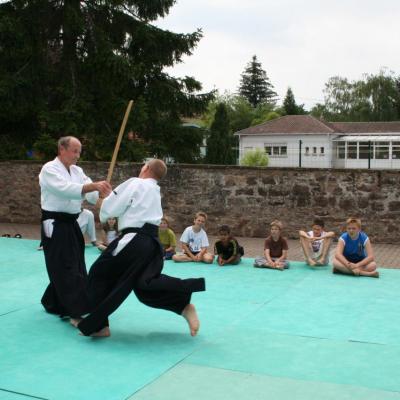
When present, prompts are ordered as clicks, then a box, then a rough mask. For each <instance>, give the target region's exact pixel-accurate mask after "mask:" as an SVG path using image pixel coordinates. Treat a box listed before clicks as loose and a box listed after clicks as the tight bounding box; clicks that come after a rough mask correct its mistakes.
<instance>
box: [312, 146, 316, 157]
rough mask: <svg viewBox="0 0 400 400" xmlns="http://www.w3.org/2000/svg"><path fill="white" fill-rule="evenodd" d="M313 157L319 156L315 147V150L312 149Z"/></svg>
mask: <svg viewBox="0 0 400 400" xmlns="http://www.w3.org/2000/svg"><path fill="white" fill-rule="evenodd" d="M312 155H313V156H316V155H317V148H316V147H313V148H312Z"/></svg>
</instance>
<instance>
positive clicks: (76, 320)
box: [69, 318, 82, 328]
mask: <svg viewBox="0 0 400 400" xmlns="http://www.w3.org/2000/svg"><path fill="white" fill-rule="evenodd" d="M81 321H82V318H70V320H69V323H70V324H71V325H72V326H73V327H75V328H77V327H78V324H79V322H81Z"/></svg>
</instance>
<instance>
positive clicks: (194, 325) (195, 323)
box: [182, 304, 200, 336]
mask: <svg viewBox="0 0 400 400" xmlns="http://www.w3.org/2000/svg"><path fill="white" fill-rule="evenodd" d="M182 317H183V318H185V319H186V321H187V323H188V324H189V329H190V334H191V335H192V336H196V335H197V333H198V331H199V329H200V321H199V318H198V316H197V312H196V308H195V306H194V305H193V304H188V305H187V306H186V307H185V308H184V309H183V311H182Z"/></svg>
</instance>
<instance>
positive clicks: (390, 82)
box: [312, 69, 400, 121]
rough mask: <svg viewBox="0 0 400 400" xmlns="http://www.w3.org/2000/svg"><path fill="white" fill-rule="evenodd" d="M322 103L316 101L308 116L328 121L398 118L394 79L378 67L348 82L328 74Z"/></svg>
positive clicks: (398, 99)
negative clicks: (376, 69) (310, 114)
mask: <svg viewBox="0 0 400 400" xmlns="http://www.w3.org/2000/svg"><path fill="white" fill-rule="evenodd" d="M324 93H325V103H324V104H317V105H316V106H315V107H314V108H313V110H312V115H314V116H317V117H319V118H324V119H326V120H329V121H393V120H398V119H400V91H399V88H398V78H397V77H396V76H395V75H394V73H393V72H388V71H387V70H386V69H382V70H381V71H380V72H379V74H377V75H372V74H369V75H368V74H366V75H364V76H363V78H362V79H360V80H357V81H352V82H350V81H349V80H348V79H347V78H342V77H339V76H336V77H332V78H330V79H329V81H328V82H327V83H326V84H325V90H324Z"/></svg>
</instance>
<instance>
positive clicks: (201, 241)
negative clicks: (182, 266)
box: [172, 211, 214, 264]
mask: <svg viewBox="0 0 400 400" xmlns="http://www.w3.org/2000/svg"><path fill="white" fill-rule="evenodd" d="M206 221H207V214H206V213H204V212H201V211H199V212H198V213H196V215H195V217H194V221H193V225H192V226H188V227H187V228H186V229H185V230H184V231H183V233H182V236H181V239H180V242H181V247H182V250H183V254H175V255H174V256H173V257H172V259H173V260H174V261H176V262H189V261H193V262H204V263H207V264H211V263H212V262H213V260H214V256H213V255H212V254H210V253H208V252H207V247H208V246H209V243H208V237H207V233H206V231H205V230H204V229H203V227H204V224H205V223H206Z"/></svg>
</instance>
